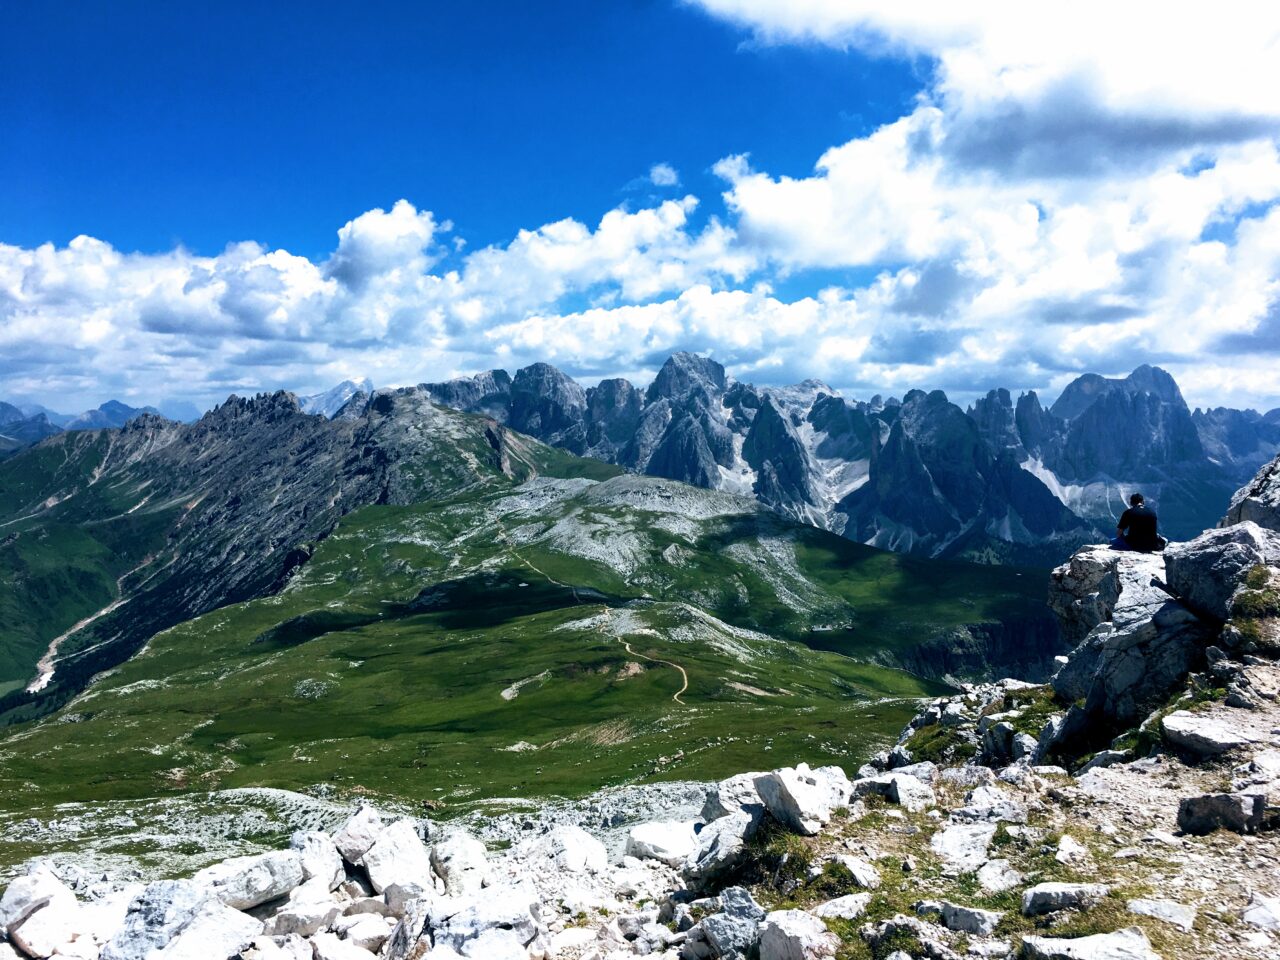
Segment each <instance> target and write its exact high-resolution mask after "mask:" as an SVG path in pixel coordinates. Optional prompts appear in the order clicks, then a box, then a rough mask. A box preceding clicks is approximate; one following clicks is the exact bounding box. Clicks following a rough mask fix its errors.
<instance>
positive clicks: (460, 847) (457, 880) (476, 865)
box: [431, 830, 489, 897]
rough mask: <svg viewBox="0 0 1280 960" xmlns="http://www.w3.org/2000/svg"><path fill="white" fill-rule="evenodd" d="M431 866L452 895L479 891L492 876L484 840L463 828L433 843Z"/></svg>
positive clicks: (447, 891) (446, 891)
mask: <svg viewBox="0 0 1280 960" xmlns="http://www.w3.org/2000/svg"><path fill="white" fill-rule="evenodd" d="M431 869H432V870H434V871H435V874H436V876H437V877H439V878H440V879H441V880H442V881H443V882H444V889H445V893H447V894H448V895H449V896H451V897H457V896H464V895H466V894H469V893H475V892H476V891H477V890H479V889H480V888H481V887H483V886H484V885H485V884H486V883H487V882H488V880H489V861H488V857H487V855H486V853H485V849H484V844H483V843H481V842H480V841H479V840H477V839H476V838H475V837H473V836H471V834H469V833H466V832H464V831H461V830H459V831H456V832H454V833H451V834H449V835H448V836H447V837H445V838H444V839H443V840H441V841H440V842H439V843H436V844H435V845H433V846H432V848H431Z"/></svg>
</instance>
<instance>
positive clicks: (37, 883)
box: [0, 863, 76, 930]
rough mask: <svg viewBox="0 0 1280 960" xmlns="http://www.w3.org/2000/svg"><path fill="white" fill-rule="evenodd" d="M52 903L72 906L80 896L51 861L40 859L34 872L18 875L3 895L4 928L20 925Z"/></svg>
mask: <svg viewBox="0 0 1280 960" xmlns="http://www.w3.org/2000/svg"><path fill="white" fill-rule="evenodd" d="M51 903H52V904H53V905H54V906H56V907H59V908H60V909H63V910H71V909H75V908H76V897H75V894H74V893H72V892H71V889H70V888H69V887H68V886H67V885H66V884H64V883H63V882H62V881H61V880H59V879H58V878H57V877H56V876H55V875H54V873H53V871H52V870H50V869H49V867H48V865H46V864H44V863H37V864H36V865H35V866H34V867H33V868H32V869H31V872H30V873H27V874H26V875H25V876H21V877H16V878H15V879H14V880H13V881H12V882H11V883H10V884H9V886H8V887H7V888H6V889H5V891H4V896H3V897H0V930H3V929H6V928H12V927H15V926H17V925H18V924H20V923H21V922H22V921H23V920H24V919H26V918H27V917H28V916H30V915H31V914H33V913H35V912H36V911H37V910H40V909H42V908H44V907H46V906H48V905H49V904H51Z"/></svg>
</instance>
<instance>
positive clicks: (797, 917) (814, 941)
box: [760, 910, 840, 960]
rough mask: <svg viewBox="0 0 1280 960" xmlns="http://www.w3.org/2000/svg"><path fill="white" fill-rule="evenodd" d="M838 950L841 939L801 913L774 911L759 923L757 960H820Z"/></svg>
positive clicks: (815, 920)
mask: <svg viewBox="0 0 1280 960" xmlns="http://www.w3.org/2000/svg"><path fill="white" fill-rule="evenodd" d="M839 948H840V938H839V937H837V936H836V935H835V934H834V933H832V932H831V931H829V930H828V929H827V926H826V924H824V923H823V922H822V921H821V920H819V919H818V918H817V917H815V916H813V915H812V914H808V913H805V912H804V911H803V910H775V911H774V912H773V913H771V914H769V915H768V916H767V917H765V919H764V922H763V923H762V924H760V960H822V958H826V957H834V956H835V955H836V951H837V950H838V949H839Z"/></svg>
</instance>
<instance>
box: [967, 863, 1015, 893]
mask: <svg viewBox="0 0 1280 960" xmlns="http://www.w3.org/2000/svg"><path fill="white" fill-rule="evenodd" d="M1022 879H1023V878H1022V874H1020V873H1019V872H1018V871H1017V870H1014V869H1013V867H1012V866H1011V865H1010V864H1009V861H1008V860H1003V859H999V860H988V861H987V862H986V863H984V864H983V865H982V866H981V867H979V868H978V885H979V886H980V887H982V889H983V890H985V891H986V892H987V893H1004V892H1005V891H1006V890H1012V889H1013V888H1014V887H1018V886H1021V884H1022Z"/></svg>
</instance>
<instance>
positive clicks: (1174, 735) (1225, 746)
mask: <svg viewBox="0 0 1280 960" xmlns="http://www.w3.org/2000/svg"><path fill="white" fill-rule="evenodd" d="M1160 727H1161V729H1162V730H1163V731H1164V736H1165V739H1166V740H1168V741H1169V742H1170V743H1171V744H1173V746H1175V747H1177V748H1178V749H1179V750H1184V751H1186V752H1187V753H1191V754H1194V755H1196V756H1198V757H1217V756H1221V755H1222V754H1224V753H1230V752H1231V751H1232V750H1240V749H1242V748H1244V747H1247V746H1249V745H1250V744H1252V743H1253V740H1252V738H1250V737H1249V735H1248V734H1246V733H1245V732H1244V731H1242V730H1240V729H1239V728H1237V727H1232V726H1231V725H1229V724H1228V723H1226V722H1225V721H1223V720H1221V719H1219V718H1218V717H1216V716H1213V715H1212V714H1205V713H1192V712H1191V711H1190V710H1178V711H1177V712H1175V713H1171V714H1169V715H1168V716H1167V717H1165V718H1164V719H1163V720H1162V721H1161V723H1160Z"/></svg>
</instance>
